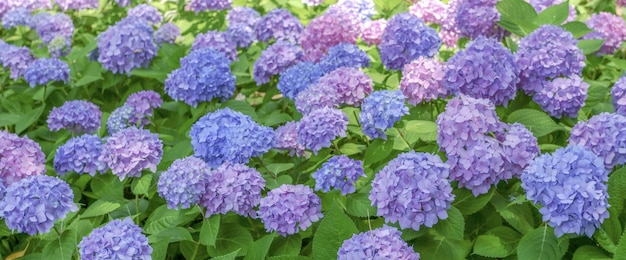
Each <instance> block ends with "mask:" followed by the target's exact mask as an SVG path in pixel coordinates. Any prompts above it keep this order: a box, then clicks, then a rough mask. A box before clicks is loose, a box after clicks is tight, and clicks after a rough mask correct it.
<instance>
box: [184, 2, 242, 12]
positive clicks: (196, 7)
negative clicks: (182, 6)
mask: <svg viewBox="0 0 626 260" xmlns="http://www.w3.org/2000/svg"><path fill="white" fill-rule="evenodd" d="M232 7H233V0H191V1H189V3H188V4H187V8H188V9H189V10H191V11H194V12H195V13H196V14H197V13H199V12H202V11H207V10H209V11H217V10H226V9H230V8H232Z"/></svg>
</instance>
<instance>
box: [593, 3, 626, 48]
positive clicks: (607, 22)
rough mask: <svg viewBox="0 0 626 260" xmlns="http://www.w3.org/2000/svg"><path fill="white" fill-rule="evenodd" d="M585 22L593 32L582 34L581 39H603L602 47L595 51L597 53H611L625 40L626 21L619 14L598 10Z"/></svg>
mask: <svg viewBox="0 0 626 260" xmlns="http://www.w3.org/2000/svg"><path fill="white" fill-rule="evenodd" d="M585 24H587V26H589V28H590V29H592V30H593V32H592V33H589V34H587V35H585V36H583V39H600V40H604V43H603V44H602V47H601V48H600V50H598V51H597V54H598V55H605V54H609V55H610V54H613V53H615V52H616V51H617V50H618V49H619V48H620V47H621V45H622V42H624V41H626V22H624V19H623V18H622V17H621V16H618V15H615V14H612V13H608V12H599V13H595V14H592V15H591V17H589V20H587V21H586V22H585Z"/></svg>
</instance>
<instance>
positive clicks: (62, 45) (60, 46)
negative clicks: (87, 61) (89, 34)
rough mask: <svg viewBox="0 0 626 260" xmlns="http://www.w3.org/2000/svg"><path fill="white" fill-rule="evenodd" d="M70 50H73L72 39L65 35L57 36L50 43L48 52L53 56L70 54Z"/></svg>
mask: <svg viewBox="0 0 626 260" xmlns="http://www.w3.org/2000/svg"><path fill="white" fill-rule="evenodd" d="M70 51H72V40H71V39H68V38H65V37H63V36H57V37H55V38H54V39H52V41H50V42H49V43H48V52H49V53H50V57H52V58H58V57H61V56H65V55H68V54H69V53H70Z"/></svg>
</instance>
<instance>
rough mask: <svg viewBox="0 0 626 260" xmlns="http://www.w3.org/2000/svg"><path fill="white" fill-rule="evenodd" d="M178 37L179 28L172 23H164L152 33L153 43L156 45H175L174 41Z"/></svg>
mask: <svg viewBox="0 0 626 260" xmlns="http://www.w3.org/2000/svg"><path fill="white" fill-rule="evenodd" d="M179 37H180V28H178V26H177V25H175V24H173V23H166V24H164V25H161V27H159V29H157V31H156V32H155V33H154V42H156V44H158V45H163V44H164V43H169V44H175V43H176V39H178V38H179Z"/></svg>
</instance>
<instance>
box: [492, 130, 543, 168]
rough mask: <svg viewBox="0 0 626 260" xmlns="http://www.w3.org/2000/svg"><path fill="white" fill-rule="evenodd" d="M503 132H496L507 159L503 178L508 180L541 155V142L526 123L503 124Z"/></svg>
mask: <svg viewBox="0 0 626 260" xmlns="http://www.w3.org/2000/svg"><path fill="white" fill-rule="evenodd" d="M502 128H503V129H502V131H501V132H496V133H495V134H496V139H497V140H498V141H499V142H500V146H501V147H502V150H503V154H504V157H505V158H507V160H506V161H505V167H504V170H503V171H502V177H501V178H502V179H503V180H508V179H511V178H513V177H519V176H520V175H521V174H522V171H524V168H526V166H527V165H528V164H529V163H530V162H531V161H532V160H533V159H534V158H535V157H537V155H539V152H540V151H539V143H538V142H537V138H536V137H535V136H533V133H532V132H530V130H528V129H527V128H526V127H525V126H524V125H522V124H520V123H514V124H511V125H503V126H502Z"/></svg>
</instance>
